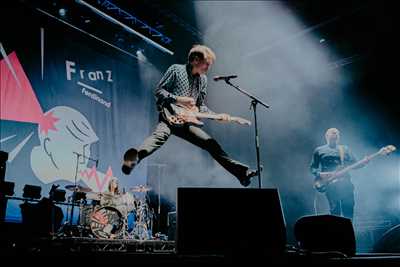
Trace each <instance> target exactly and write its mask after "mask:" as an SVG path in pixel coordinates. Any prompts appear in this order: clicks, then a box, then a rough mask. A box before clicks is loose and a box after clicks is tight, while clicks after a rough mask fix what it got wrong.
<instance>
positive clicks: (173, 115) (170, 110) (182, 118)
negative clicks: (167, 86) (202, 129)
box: [161, 104, 204, 127]
mask: <svg viewBox="0 0 400 267" xmlns="http://www.w3.org/2000/svg"><path fill="white" fill-rule="evenodd" d="M196 112H199V109H198V108H197V107H193V108H192V109H187V108H184V107H181V106H178V105H175V104H170V105H169V106H168V107H163V109H162V111H161V114H162V116H163V118H164V119H165V120H166V121H167V122H168V123H169V124H170V125H173V126H178V127H183V126H184V125H188V124H189V125H195V126H203V125H204V123H203V122H202V121H200V120H199V119H197V117H196V116H194V115H191V113H196Z"/></svg>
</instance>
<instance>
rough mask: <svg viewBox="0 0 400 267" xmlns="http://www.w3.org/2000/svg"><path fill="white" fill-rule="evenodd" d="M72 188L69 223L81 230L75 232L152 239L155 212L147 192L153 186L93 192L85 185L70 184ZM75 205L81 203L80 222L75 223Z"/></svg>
mask: <svg viewBox="0 0 400 267" xmlns="http://www.w3.org/2000/svg"><path fill="white" fill-rule="evenodd" d="M65 188H66V189H67V190H70V191H73V194H72V197H71V198H70V199H69V202H70V206H71V211H70V215H69V216H70V217H69V219H67V222H66V224H67V225H68V226H69V227H66V228H64V230H63V228H62V229H61V230H60V232H61V234H65V229H71V226H74V228H75V229H78V231H73V233H74V234H72V235H79V237H82V236H84V237H86V236H88V237H95V238H102V239H138V240H149V239H152V233H151V229H152V222H153V216H154V214H153V212H152V211H151V210H150V208H149V205H148V201H147V199H146V194H140V193H147V192H148V191H150V190H151V188H150V187H148V186H144V185H138V186H135V187H133V188H131V189H130V190H129V191H128V192H123V193H121V194H112V193H109V192H92V190H91V189H90V188H87V187H83V186H79V185H78V186H75V185H67V186H65ZM74 206H78V207H79V213H78V214H79V215H78V220H77V224H76V225H73V224H72V222H73V214H74V213H73V211H72V209H73V208H74Z"/></svg>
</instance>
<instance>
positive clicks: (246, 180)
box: [240, 169, 258, 187]
mask: <svg viewBox="0 0 400 267" xmlns="http://www.w3.org/2000/svg"><path fill="white" fill-rule="evenodd" d="M257 175H258V171H256V170H250V169H249V170H247V174H246V177H245V178H244V179H241V180H240V184H241V185H243V186H244V187H248V186H249V185H250V182H251V178H253V177H254V176H257Z"/></svg>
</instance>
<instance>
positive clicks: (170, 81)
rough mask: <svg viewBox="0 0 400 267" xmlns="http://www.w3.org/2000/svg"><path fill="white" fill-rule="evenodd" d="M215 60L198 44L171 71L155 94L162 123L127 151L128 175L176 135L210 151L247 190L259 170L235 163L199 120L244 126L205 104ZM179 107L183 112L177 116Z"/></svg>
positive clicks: (124, 170) (235, 119) (211, 52)
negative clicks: (176, 112)
mask: <svg viewBox="0 0 400 267" xmlns="http://www.w3.org/2000/svg"><path fill="white" fill-rule="evenodd" d="M214 61H215V54H214V52H213V51H212V50H211V49H210V48H208V47H206V46H204V45H195V46H193V48H192V49H191V50H190V51H189V55H188V63H187V64H185V65H178V64H174V65H172V66H170V67H169V68H168V70H167V71H166V72H165V74H164V76H163V77H162V78H161V80H160V82H159V84H158V86H157V89H156V91H155V96H156V100H157V102H156V103H157V107H158V110H159V111H160V116H159V123H158V125H157V126H156V128H155V130H154V132H153V133H152V134H151V135H150V136H149V137H148V138H146V139H145V141H144V142H143V144H142V145H141V146H140V147H139V148H138V149H135V148H131V149H129V150H128V151H126V152H125V154H124V160H123V165H122V171H123V172H124V173H125V174H129V173H130V172H131V171H132V169H133V168H134V167H135V165H137V164H138V163H139V162H140V161H141V160H142V159H144V158H145V157H147V156H149V155H150V154H152V153H153V152H155V151H156V150H157V149H159V148H160V147H161V146H162V145H163V144H164V143H165V142H166V141H167V140H168V138H169V137H170V135H171V134H174V135H176V136H179V137H181V138H183V139H185V140H187V141H189V142H191V143H192V144H194V145H196V146H198V147H201V148H202V149H205V150H206V151H208V152H209V153H210V155H211V156H212V157H213V158H214V159H215V160H216V161H217V162H218V163H220V164H221V166H222V167H224V168H225V169H226V170H228V171H229V172H230V173H231V174H233V175H234V176H235V177H236V178H237V179H238V180H239V182H240V183H241V185H243V186H245V187H247V186H248V185H249V184H250V179H251V178H252V177H253V176H256V175H257V173H256V171H254V170H250V169H249V167H248V166H246V165H244V164H242V163H240V162H238V161H236V160H233V159H232V158H231V157H230V156H229V155H228V154H227V153H226V152H225V151H224V150H223V149H222V148H221V146H220V145H219V144H218V142H217V141H216V140H215V139H213V138H212V137H211V136H210V135H208V134H207V133H206V132H205V131H204V130H202V129H201V128H200V127H199V125H201V123H199V121H198V120H197V119H198V118H200V117H201V116H198V115H203V117H208V118H213V119H216V120H218V121H223V122H228V121H235V122H239V123H241V121H240V120H239V119H240V118H239V119H238V118H235V117H231V116H230V115H228V114H216V113H215V112H212V111H211V110H210V109H209V108H208V107H207V106H206V105H205V99H206V94H207V77H206V73H207V71H208V69H209V68H210V67H211V65H212V64H213V62H214ZM177 108H179V109H180V110H182V111H184V112H183V113H181V114H174V112H175V111H176V110H177ZM186 111H187V112H186ZM185 122H188V123H185ZM196 124H197V125H196ZM244 124H246V121H245V123H244Z"/></svg>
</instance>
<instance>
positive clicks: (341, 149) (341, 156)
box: [339, 145, 344, 166]
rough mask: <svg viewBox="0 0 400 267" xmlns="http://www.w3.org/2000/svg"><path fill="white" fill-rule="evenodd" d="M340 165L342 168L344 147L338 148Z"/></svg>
mask: <svg viewBox="0 0 400 267" xmlns="http://www.w3.org/2000/svg"><path fill="white" fill-rule="evenodd" d="M339 156H340V164H341V165H342V166H344V146H342V145H340V146H339Z"/></svg>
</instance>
